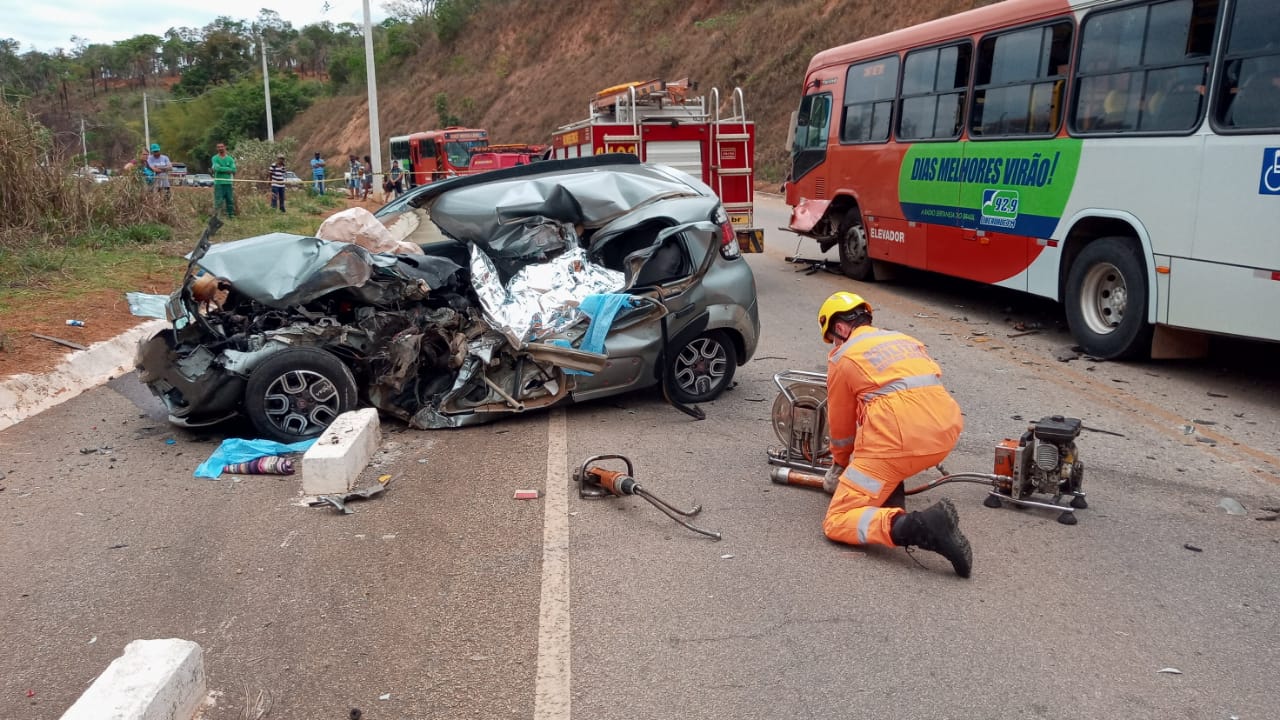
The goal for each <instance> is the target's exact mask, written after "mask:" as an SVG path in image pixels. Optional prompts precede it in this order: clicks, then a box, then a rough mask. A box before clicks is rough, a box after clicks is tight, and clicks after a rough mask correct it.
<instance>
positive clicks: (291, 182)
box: [284, 170, 302, 188]
mask: <svg viewBox="0 0 1280 720" xmlns="http://www.w3.org/2000/svg"><path fill="white" fill-rule="evenodd" d="M284 186H285V187H291V188H298V187H302V178H300V177H298V176H297V174H296V173H294V172H293V171H292V170H286V171H285V173H284Z"/></svg>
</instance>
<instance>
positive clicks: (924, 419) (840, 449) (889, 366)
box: [822, 325, 964, 546]
mask: <svg viewBox="0 0 1280 720" xmlns="http://www.w3.org/2000/svg"><path fill="white" fill-rule="evenodd" d="M827 361H828V368H827V413H828V422H829V428H830V433H831V455H832V458H833V459H834V461H835V463H836V464H837V465H841V466H844V467H845V471H844V472H843V473H842V474H841V475H840V484H839V486H838V487H837V488H836V491H835V495H834V496H833V497H832V498H831V504H830V505H829V506H828V507H827V515H826V518H825V519H824V520H823V523H822V529H823V532H824V533H826V536H827V537H828V538H831V539H832V540H835V541H837V542H842V543H847V544H850V545H890V546H892V545H894V542H893V540H892V539H891V537H890V529H891V528H892V527H893V522H894V518H896V517H897V516H899V515H902V514H903V513H904V512H905V511H904V510H903V509H902V508H901V507H886V504H888V503H889V500H890V498H891V496H893V495H894V493H895V492H896V491H899V490H900V488H901V487H902V483H903V481H904V480H906V479H907V478H909V477H911V476H912V475H915V474H916V473H918V472H920V471H922V470H925V469H927V468H930V467H933V466H935V465H937V464H938V463H940V462H942V460H943V459H944V458H945V457H946V456H947V455H948V454H949V453H950V452H951V450H952V449H953V448H954V447H955V445H956V440H957V439H958V438H959V437H960V431H961V429H962V428H963V427H964V420H963V419H962V418H961V416H960V406H959V405H957V404H956V401H955V400H954V399H953V398H952V397H951V394H950V393H948V392H947V390H946V388H944V387H943V386H942V380H941V377H942V369H941V368H940V367H938V364H937V363H936V362H934V361H933V359H932V358H930V357H929V355H928V353H927V352H925V347H924V344H923V343H921V342H920V341H919V340H916V339H915V338H913V337H911V336H909V335H905V334H903V333H900V332H894V331H891V330H880V329H877V328H875V327H872V326H870V325H863V326H861V327H858V328H856V329H854V330H853V332H852V333H850V335H849V338H848V340H847V341H845V342H844V343H843V344H842V345H840V346H839V347H838V348H836V349H835V350H833V351H832V352H831V354H830V356H829V357H828V358H827ZM851 457H852V460H851V459H850V458H851ZM899 496H901V495H900V494H899Z"/></svg>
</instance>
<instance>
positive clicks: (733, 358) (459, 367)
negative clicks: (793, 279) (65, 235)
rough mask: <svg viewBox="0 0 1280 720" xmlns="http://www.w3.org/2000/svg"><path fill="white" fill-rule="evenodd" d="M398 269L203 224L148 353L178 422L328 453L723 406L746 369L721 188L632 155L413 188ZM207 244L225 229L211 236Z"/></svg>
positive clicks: (157, 385) (752, 339) (358, 252)
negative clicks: (384, 441) (432, 434)
mask: <svg viewBox="0 0 1280 720" xmlns="http://www.w3.org/2000/svg"><path fill="white" fill-rule="evenodd" d="M376 217H377V219H378V220H380V221H381V225H380V226H379V231H381V230H382V228H383V227H385V229H386V231H387V232H388V233H390V235H391V236H393V237H394V239H395V242H396V244H397V245H398V247H400V248H405V247H408V248H410V249H411V250H413V249H418V248H420V249H421V250H422V254H418V253H416V252H396V253H390V252H382V253H380V252H372V251H370V250H368V249H366V248H365V247H362V246H361V245H358V244H353V243H348V242H333V241H327V240H322V239H318V238H315V237H302V236H297V235H288V234H283V233H274V234H269V235H264V236H260V237H253V238H248V239H244V240H238V241H234V242H227V243H221V244H217V245H213V244H211V243H210V241H209V238H210V235H211V234H212V231H213V230H214V229H216V228H215V227H214V226H213V225H211V227H210V229H209V230H207V231H206V233H205V236H204V237H202V238H201V242H200V243H199V244H198V246H197V247H196V249H195V250H194V251H193V252H192V253H191V255H190V256H189V259H190V266H189V268H188V272H187V275H186V277H185V278H184V282H183V285H182V287H181V288H179V289H178V290H177V291H176V292H174V293H173V295H172V296H171V297H170V299H169V305H168V313H167V314H168V317H169V318H170V319H172V320H173V323H172V327H171V328H167V329H165V330H163V331H162V332H160V333H159V334H157V335H155V336H154V337H152V338H150V339H148V340H145V341H143V343H142V344H141V345H140V347H139V351H138V359H137V367H138V371H139V377H140V378H141V380H142V381H143V382H144V383H146V384H147V385H148V386H149V387H150V389H151V390H152V391H153V392H154V393H155V394H156V395H157V396H159V397H160V399H161V400H163V401H164V403H165V405H166V407H167V408H168V411H169V413H170V417H171V420H172V421H173V422H175V423H178V424H182V425H187V426H199V425H207V424H212V423H216V422H220V421H223V420H226V419H228V418H230V417H233V416H236V415H241V414H243V415H245V416H247V417H248V418H249V420H250V421H251V422H252V423H253V425H254V427H255V429H256V430H257V431H258V432H259V433H260V435H261V436H263V437H267V438H271V439H274V440H280V441H283V442H292V441H296V440H300V439H306V438H309V437H314V436H316V435H318V434H319V433H320V432H321V431H322V430H323V429H324V428H325V427H327V426H328V425H329V423H331V422H332V421H333V419H334V418H335V417H337V416H338V415H339V414H340V413H343V412H345V411H347V410H351V409H353V408H356V407H360V406H373V407H376V408H378V409H379V410H380V411H382V412H383V413H385V414H387V415H391V416H394V417H396V418H400V419H401V420H403V421H405V422H406V423H407V424H409V425H410V426H412V427H415V428H423V429H431V428H446V427H460V426H464V425H471V424H477V423H483V422H487V421H490V420H493V419H496V418H498V417H500V416H502V415H507V414H512V413H519V412H524V411H527V410H533V409H537V408H544V407H549V406H552V405H556V404H559V403H567V402H575V401H579V400H586V399H591V398H597V397H603V396H607V395H614V394H618V393H623V392H627V391H631V390H635V389H638V388H643V387H649V386H658V387H660V388H661V390H662V391H663V393H664V395H665V396H666V397H667V399H668V400H669V401H670V402H672V404H673V405H675V406H676V407H678V408H680V409H682V410H684V411H685V412H688V413H690V414H692V415H694V416H697V417H700V416H701V410H700V409H699V408H697V407H690V405H692V404H696V403H701V402H705V401H708V400H711V399H713V398H715V397H716V396H718V395H719V394H720V393H721V392H722V391H724V390H725V389H726V388H727V387H729V385H730V384H731V382H732V380H733V376H734V372H735V370H736V368H737V366H739V365H741V364H743V363H745V362H747V360H749V359H750V358H751V356H752V354H753V353H754V352H755V349H756V343H757V337H758V334H759V329H760V320H759V315H758V311H757V307H756V288H755V280H754V278H753V276H752V273H751V269H750V267H748V265H747V263H746V262H745V261H744V260H743V259H742V258H741V257H740V256H739V251H738V245H737V241H736V238H735V235H734V232H733V228H732V227H731V225H730V224H729V220H728V217H727V215H726V213H725V211H724V209H723V207H721V204H720V202H719V200H718V199H717V198H716V197H715V194H714V193H713V192H712V190H711V189H710V188H708V187H707V186H706V185H704V184H702V183H701V182H699V181H698V180H696V179H694V178H692V177H690V176H688V175H686V174H684V173H681V172H679V171H676V170H673V169H671V168H668V167H664V166H657V165H648V164H642V163H640V162H639V161H637V160H636V159H635V158H634V157H633V156H630V155H606V156H597V157H591V158H581V159H574V160H562V161H548V162H543V163H538V164H534V165H528V166H521V167H516V168H510V169H507V170H498V171H493V172H489V173H485V174H483V175H474V176H465V177H460V178H454V179H451V180H446V181H441V182H437V183H434V184H431V185H427V186H423V187H420V188H417V189H415V190H414V191H412V192H410V193H408V194H406V195H404V196H402V197H401V198H399V199H397V200H395V201H394V202H392V203H390V204H388V205H386V206H385V207H383V208H382V209H380V210H379V211H378V212H377V213H376ZM211 222H212V223H216V219H215V220H214V221H211Z"/></svg>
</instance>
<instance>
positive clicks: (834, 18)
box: [284, 0, 991, 181]
mask: <svg viewBox="0 0 1280 720" xmlns="http://www.w3.org/2000/svg"><path fill="white" fill-rule="evenodd" d="M989 4H991V0H898V1H897V2H883V1H882V0H793V1H792V2H787V3H781V2H777V3H775V2H746V1H745V0H591V1H590V2H585V1H580V2H546V1H545V0H524V1H523V2H517V1H516V0H476V1H475V2H474V3H473V5H474V8H473V9H472V12H471V14H470V15H469V16H468V17H467V19H466V21H465V25H463V27H462V28H461V30H460V31H459V32H457V34H456V35H454V36H453V37H452V41H451V42H443V41H440V40H437V39H436V38H431V41H430V42H429V43H426V44H424V46H423V47H422V48H421V49H420V50H419V51H418V52H417V53H416V54H415V55H414V56H413V57H412V58H411V59H410V60H409V61H408V62H404V63H399V64H397V65H396V66H392V67H390V68H385V69H384V68H383V67H381V66H379V67H378V106H379V117H380V130H381V135H382V140H383V143H382V144H383V147H384V148H385V147H386V139H387V138H388V137H390V136H392V135H399V134H404V133H408V132H415V131H419V130H427V129H432V128H436V127H440V126H441V123H442V120H446V119H450V118H449V117H448V116H452V119H455V120H458V121H459V122H460V123H461V124H464V125H468V126H472V127H483V128H486V129H488V130H489V135H490V138H491V139H492V141H494V142H549V140H550V137H551V133H552V131H553V130H555V128H556V127H558V126H560V125H564V124H567V123H569V122H573V121H575V120H579V119H583V118H585V117H586V114H587V103H588V101H589V100H590V98H591V96H592V95H593V94H594V93H595V92H596V91H597V90H600V89H602V88H605V87H608V86H611V85H615V84H618V83H622V82H630V81H633V80H654V79H661V80H676V79H680V78H684V77H688V78H690V79H691V80H694V81H696V82H697V83H698V84H699V92H700V93H702V94H706V93H708V92H709V91H710V89H711V88H712V87H718V88H719V89H720V96H721V98H728V96H729V93H730V92H731V91H732V89H733V88H734V87H741V88H742V90H743V93H744V95H745V98H746V106H747V114H748V117H749V118H750V119H752V120H754V121H755V122H756V125H757V129H756V132H757V148H756V167H757V175H758V176H759V177H760V178H762V179H768V180H771V181H776V180H780V179H781V178H782V177H783V175H784V174H785V172H786V158H787V152H786V148H785V147H784V146H785V144H786V137H787V124H788V121H789V118H790V114H791V112H792V111H793V110H794V109H795V107H796V104H797V103H798V101H799V96H800V85H801V83H802V81H803V74H804V70H805V67H806V66H807V65H808V62H809V59H810V58H811V57H812V56H813V55H814V53H816V52H817V51H819V50H822V49H825V48H828V47H832V46H835V45H839V44H842V43H846V42H852V41H854V40H857V39H859V38H863V37H869V36H872V35H877V34H880V33H883V32H887V31H889V30H893V29H896V28H900V27H904V26H907V25H911V24H914V23H918V22H923V21H926V20H930V19H933V18H936V17H941V16H944V15H949V14H952V13H956V12H960V11H963V10H968V9H971V8H973V7H978V6H982V5H989ZM347 87H348V89H347V90H346V91H345V92H343V93H342V94H339V95H336V96H333V97H327V98H322V99H318V100H317V101H316V102H315V103H314V104H313V105H312V106H311V107H310V108H309V109H307V110H306V111H304V112H302V113H300V114H299V115H298V116H297V118H296V119H294V120H293V121H292V122H291V123H290V124H289V125H288V126H286V127H285V128H284V132H285V133H287V134H289V135H292V136H295V137H296V138H297V139H298V141H299V145H300V148H301V149H303V150H304V151H318V152H322V153H325V154H326V155H327V156H336V155H339V154H342V155H345V154H346V153H356V154H358V155H363V154H364V153H365V152H367V148H368V144H369V126H368V120H367V108H368V105H367V101H366V96H365V92H364V88H363V87H359V86H356V87H353V86H352V85H348V86H347ZM726 109H727V106H726Z"/></svg>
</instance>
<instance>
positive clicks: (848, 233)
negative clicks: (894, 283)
mask: <svg viewBox="0 0 1280 720" xmlns="http://www.w3.org/2000/svg"><path fill="white" fill-rule="evenodd" d="M839 235H840V272H842V273H844V274H845V275H847V276H848V277H851V278H853V279H854V280H870V279H871V258H870V256H868V255H867V228H866V226H865V225H863V224H862V213H860V212H858V208H853V209H852V210H850V211H849V212H848V213H847V214H846V215H845V216H844V220H841V221H840V230H839Z"/></svg>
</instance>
